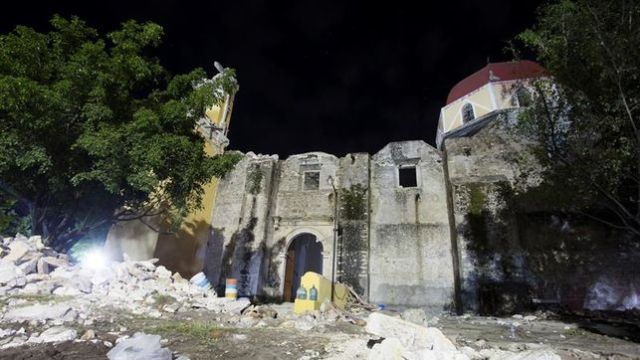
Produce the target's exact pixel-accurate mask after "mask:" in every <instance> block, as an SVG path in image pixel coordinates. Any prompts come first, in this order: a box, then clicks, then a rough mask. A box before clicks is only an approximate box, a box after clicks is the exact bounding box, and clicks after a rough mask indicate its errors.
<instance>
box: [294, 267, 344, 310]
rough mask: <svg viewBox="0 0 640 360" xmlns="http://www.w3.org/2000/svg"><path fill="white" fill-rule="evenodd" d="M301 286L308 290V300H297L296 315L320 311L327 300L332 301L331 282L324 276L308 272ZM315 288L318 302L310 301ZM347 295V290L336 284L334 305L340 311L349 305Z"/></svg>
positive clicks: (295, 303)
mask: <svg viewBox="0 0 640 360" xmlns="http://www.w3.org/2000/svg"><path fill="white" fill-rule="evenodd" d="M300 285H302V287H304V288H305V290H307V300H302V299H296V301H295V302H294V304H293V312H294V313H296V314H303V313H305V312H308V311H314V310H319V309H320V305H322V303H323V302H324V301H325V300H329V301H331V280H329V279H327V278H325V277H323V276H322V275H320V274H318V273H314V272H312V271H308V272H306V273H305V274H304V275H303V276H302V278H300ZM314 286H315V288H316V290H317V291H318V298H317V299H316V300H309V295H310V293H311V291H310V290H311V288H312V287H314ZM347 295H348V294H347V288H346V287H345V286H344V285H342V284H340V283H336V285H335V290H334V299H333V303H334V305H335V306H336V307H337V308H339V309H344V308H345V306H346V305H347Z"/></svg>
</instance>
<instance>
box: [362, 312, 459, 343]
mask: <svg viewBox="0 0 640 360" xmlns="http://www.w3.org/2000/svg"><path fill="white" fill-rule="evenodd" d="M366 329H367V332H369V333H371V334H374V335H378V336H381V337H383V338H396V339H398V340H400V342H401V343H402V345H403V346H405V347H406V348H407V349H432V350H438V351H455V350H456V347H455V346H454V345H453V343H452V342H451V341H449V339H447V338H446V337H445V336H444V335H443V334H442V332H441V331H440V330H438V329H436V328H426V327H424V326H419V325H416V324H414V323H410V322H408V321H405V320H402V319H398V318H395V317H392V316H388V315H384V314H381V313H372V314H371V315H369V319H368V321H367V328H366Z"/></svg>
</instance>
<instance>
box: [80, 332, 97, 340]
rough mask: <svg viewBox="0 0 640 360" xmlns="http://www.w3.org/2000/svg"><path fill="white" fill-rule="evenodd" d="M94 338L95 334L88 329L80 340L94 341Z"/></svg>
mask: <svg viewBox="0 0 640 360" xmlns="http://www.w3.org/2000/svg"><path fill="white" fill-rule="evenodd" d="M95 337H96V332H95V331H93V330H91V329H89V330H87V331H85V332H84V334H83V335H82V336H81V337H80V339H81V340H91V339H95Z"/></svg>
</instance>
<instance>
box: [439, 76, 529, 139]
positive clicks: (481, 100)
mask: <svg viewBox="0 0 640 360" xmlns="http://www.w3.org/2000/svg"><path fill="white" fill-rule="evenodd" d="M530 82H531V81H530V80H528V79H524V80H513V81H497V82H491V83H488V84H486V85H484V86H483V87H481V88H479V89H477V90H475V91H472V92H471V93H469V94H467V95H465V96H463V97H462V98H460V99H458V100H456V101H454V102H452V103H451V104H449V105H447V106H445V107H443V108H442V110H441V111H440V119H439V121H438V131H439V132H442V133H443V134H444V133H447V132H449V131H451V130H455V129H457V128H459V127H460V126H462V125H463V124H462V111H461V110H462V106H464V104H466V103H471V104H472V105H473V110H474V112H475V117H476V118H479V117H481V116H484V115H486V114H488V113H490V112H492V111H494V110H501V109H508V108H513V107H514V105H513V103H512V99H511V98H512V96H514V93H515V89H516V88H518V87H519V86H522V85H524V86H527V87H528V86H529V85H530ZM494 100H495V104H494Z"/></svg>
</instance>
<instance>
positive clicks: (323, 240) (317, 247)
mask: <svg viewBox="0 0 640 360" xmlns="http://www.w3.org/2000/svg"><path fill="white" fill-rule="evenodd" d="M322 230H324V229H320V230H317V229H313V228H307V227H304V228H297V229H295V230H292V231H291V232H289V233H288V235H286V236H285V239H286V247H285V248H284V249H283V252H282V253H281V254H280V256H281V259H282V260H281V261H280V268H279V270H278V272H279V278H280V279H282V281H281V283H280V289H279V290H280V294H281V295H282V296H283V300H284V301H289V300H290V299H291V297H290V296H291V293H293V296H295V289H293V287H294V286H296V285H295V281H294V282H290V283H287V284H285V283H286V282H287V280H288V279H287V270H289V271H290V272H291V269H288V267H287V265H288V263H289V265H291V262H290V261H288V258H289V256H290V251H293V252H294V254H295V251H296V247H297V246H300V245H299V244H298V243H299V242H300V243H304V242H306V243H307V244H308V245H307V249H306V250H307V251H309V250H310V251H311V254H310V256H312V258H313V261H311V263H312V266H315V269H314V270H315V271H316V272H320V273H321V274H322V275H323V276H325V277H331V254H332V249H331V242H330V241H327V239H328V238H329V237H328V236H327V234H326V231H322ZM305 239H307V240H305ZM310 239H311V241H312V243H313V244H314V245H311V246H310V245H309V241H310ZM297 255H298V256H300V255H301V253H300V252H298V254H297ZM294 256H295V255H294ZM305 256H306V255H305ZM292 260H293V261H294V263H293V266H295V259H292ZM299 266H300V267H299V268H298V269H297V271H298V273H299V274H298V275H299V276H302V275H303V274H304V272H305V271H312V270H311V269H303V267H304V264H300V265H299ZM300 272H302V274H300ZM289 276H291V273H290V274H289ZM298 284H299V283H298ZM288 286H290V288H289V289H287V287H288ZM285 289H287V290H286V291H285ZM296 289H297V287H296Z"/></svg>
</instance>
